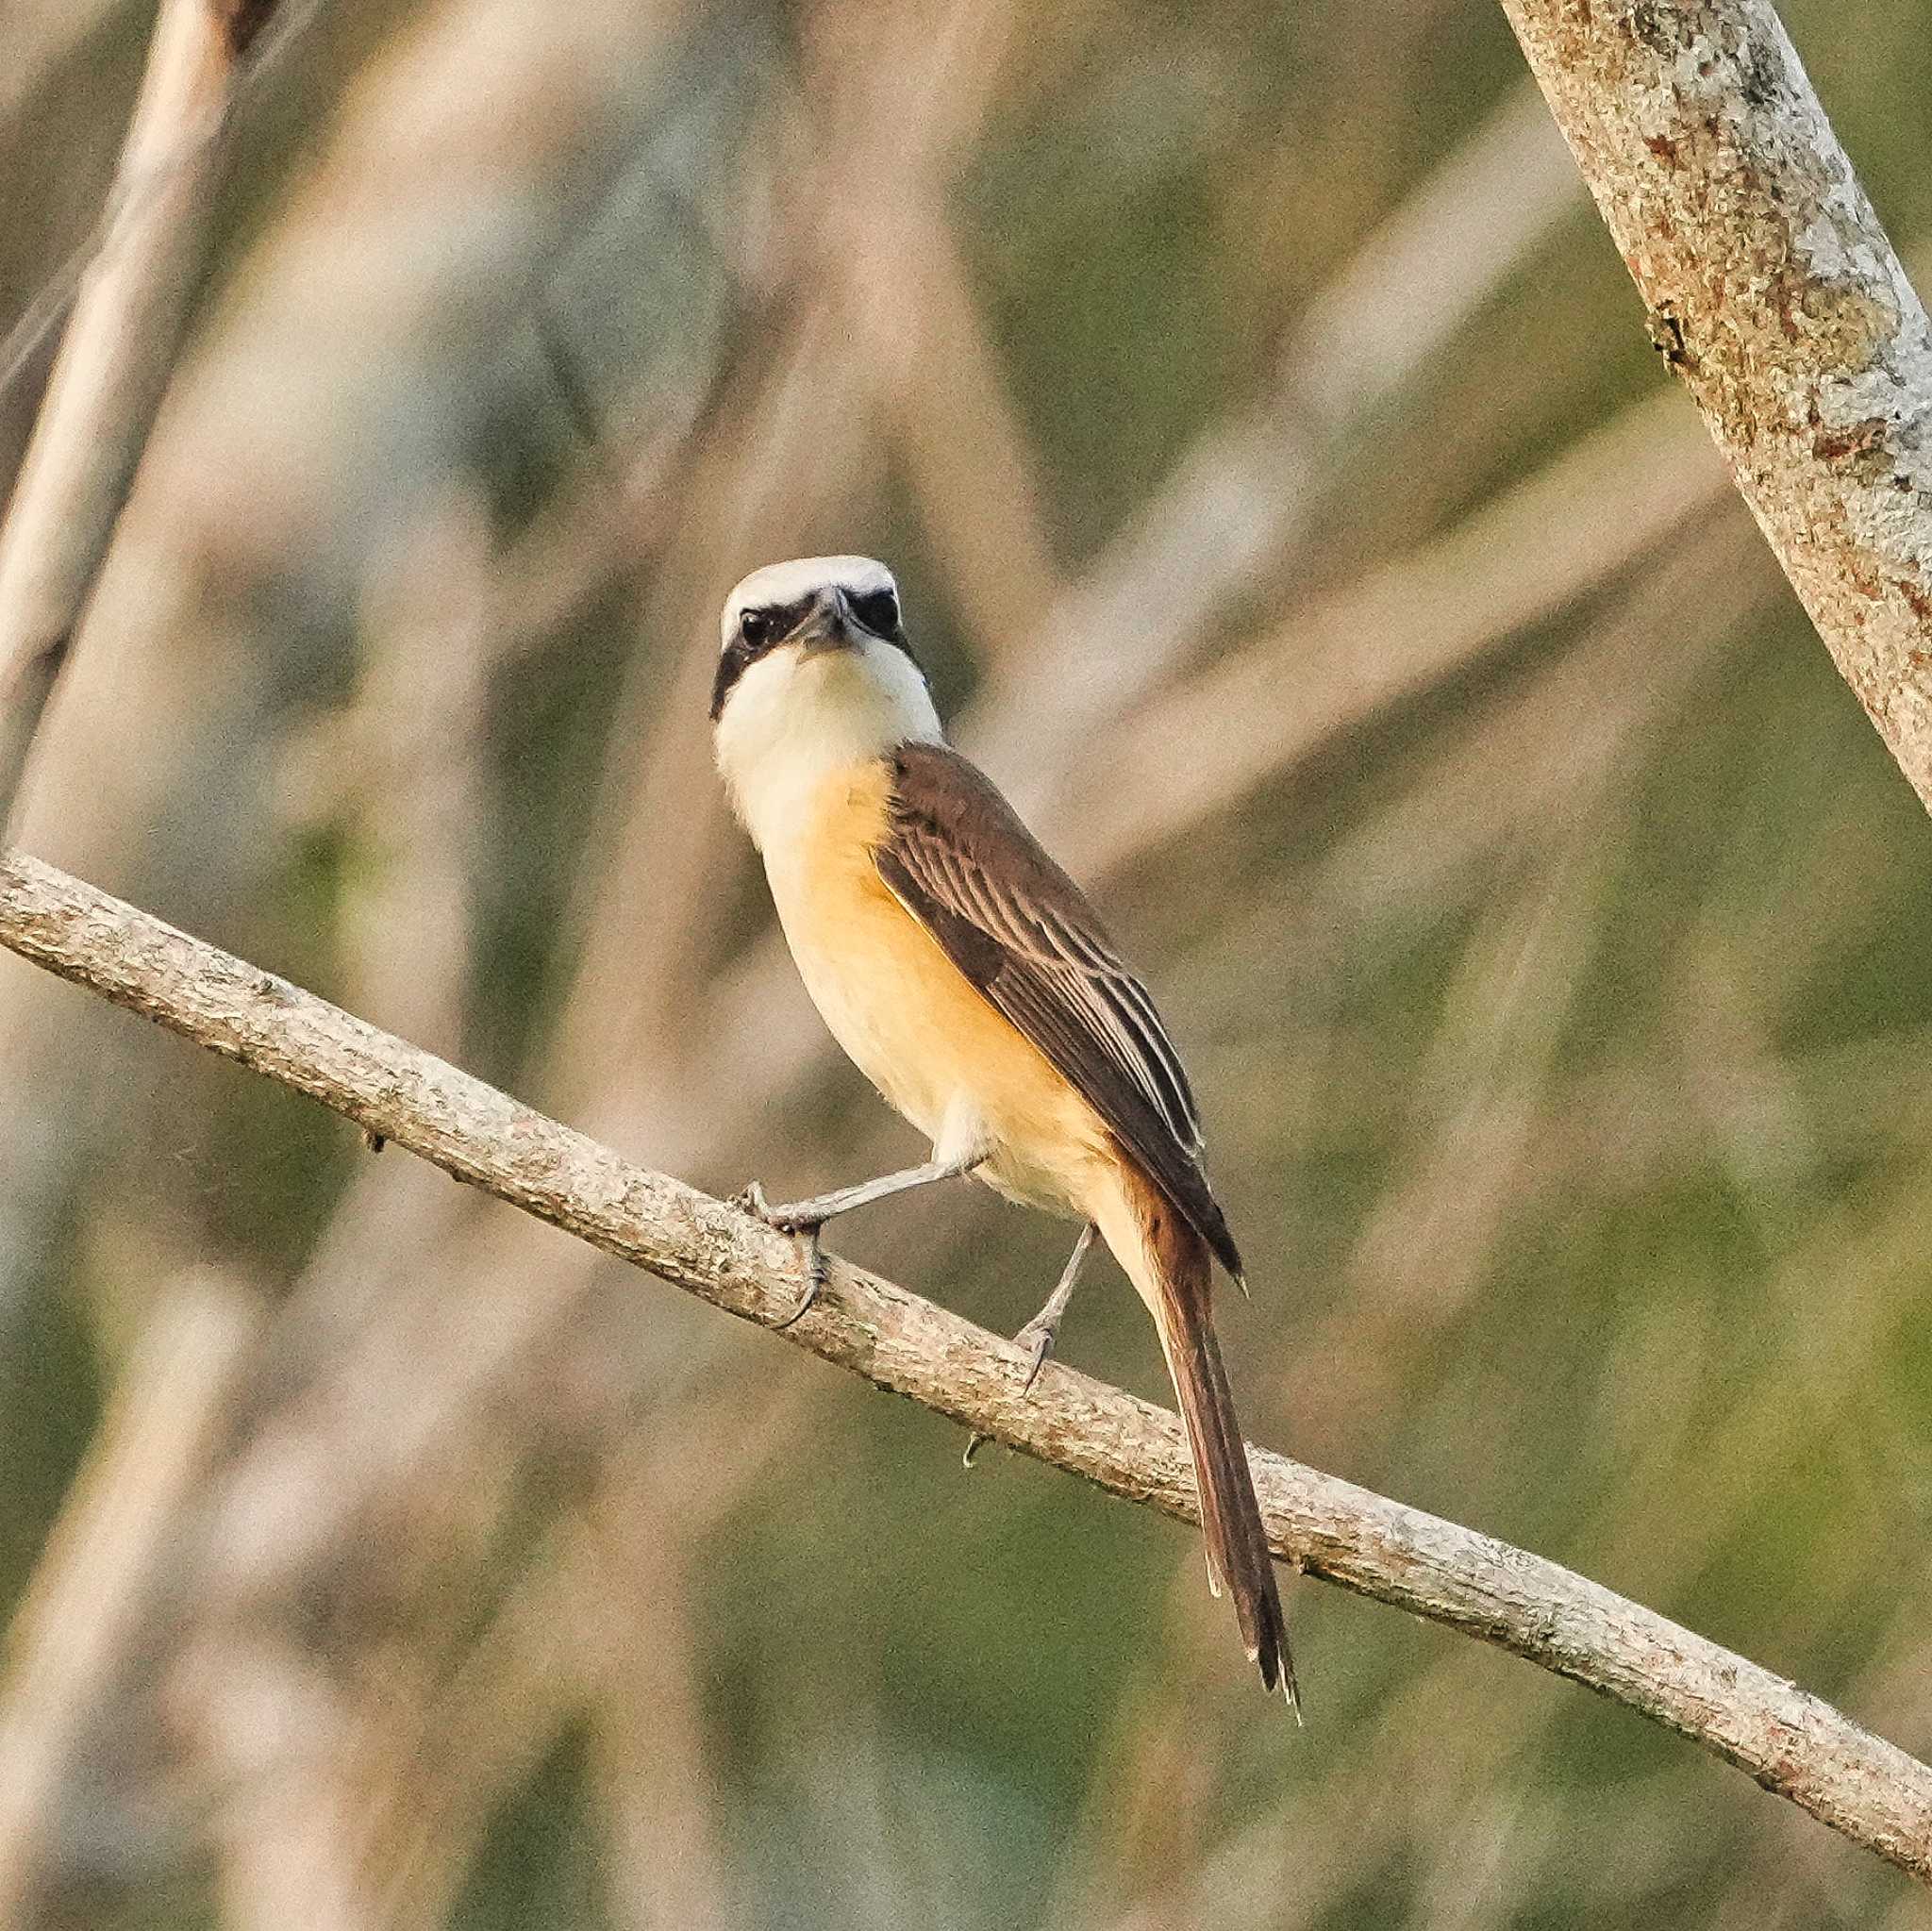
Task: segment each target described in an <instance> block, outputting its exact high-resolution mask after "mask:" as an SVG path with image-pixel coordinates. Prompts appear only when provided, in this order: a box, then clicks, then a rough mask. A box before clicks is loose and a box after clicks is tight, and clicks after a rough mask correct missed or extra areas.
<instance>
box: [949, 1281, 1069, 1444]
mask: <svg viewBox="0 0 1932 1931" xmlns="http://www.w3.org/2000/svg"><path fill="white" fill-rule="evenodd" d="M1058 1330H1059V1323H1058V1322H1057V1321H1042V1320H1041V1318H1040V1317H1039V1316H1038V1315H1035V1316H1034V1318H1033V1319H1032V1320H1031V1321H1029V1322H1028V1323H1026V1325H1025V1326H1024V1327H1023V1328H1022V1329H1021V1330H1020V1332H1019V1333H1018V1334H1016V1335H1015V1336H1014V1337H1013V1345H1014V1346H1015V1347H1018V1348H1024V1347H1025V1346H1027V1345H1028V1343H1031V1345H1032V1349H1033V1360H1032V1363H1031V1365H1030V1366H1029V1367H1028V1368H1027V1370H1026V1379H1025V1380H1024V1381H1023V1382H1022V1383H1021V1384H1020V1392H1021V1393H1022V1394H1023V1395H1027V1394H1031V1393H1032V1392H1033V1384H1034V1383H1035V1382H1036V1381H1038V1380H1039V1379H1040V1371H1041V1369H1042V1368H1044V1367H1045V1366H1046V1364H1047V1361H1048V1359H1049V1358H1050V1357H1051V1356H1052V1354H1053V1344H1054V1337H1055V1336H1056V1334H1057V1333H1058ZM991 1440H992V1437H991V1435H969V1436H968V1437H967V1438H966V1453H965V1454H964V1455H963V1456H961V1457H959V1466H960V1467H961V1468H962V1469H970V1468H971V1467H972V1466H973V1457H974V1456H975V1455H977V1454H978V1453H979V1451H980V1450H981V1449H982V1448H984V1447H985V1446H986V1444H987V1443H988V1442H989V1441H991Z"/></svg>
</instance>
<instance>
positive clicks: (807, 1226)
mask: <svg viewBox="0 0 1932 1931" xmlns="http://www.w3.org/2000/svg"><path fill="white" fill-rule="evenodd" d="M731 1205H732V1206H733V1207H742V1208H743V1209H744V1211H745V1212H746V1213H748V1214H750V1215H751V1216H752V1218H753V1219H754V1220H759V1221H763V1222H764V1224H766V1226H768V1227H770V1228H772V1229H773V1230H774V1232H776V1233H780V1234H816V1233H817V1232H818V1230H819V1229H820V1228H821V1227H822V1226H824V1224H825V1216H824V1214H822V1213H819V1212H816V1211H815V1210H814V1208H815V1203H814V1202H812V1201H808V1200H794V1201H791V1202H790V1203H789V1204H781V1205H780V1206H777V1207H774V1206H773V1205H772V1203H771V1202H770V1201H769V1200H767V1199H766V1198H765V1190H764V1188H763V1187H762V1186H760V1185H759V1184H758V1181H756V1180H750V1181H747V1182H746V1183H745V1185H744V1186H743V1187H741V1189H740V1190H738V1191H737V1192H736V1193H734V1194H733V1195H732V1196H731Z"/></svg>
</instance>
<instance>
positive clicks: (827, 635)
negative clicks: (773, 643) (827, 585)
mask: <svg viewBox="0 0 1932 1931" xmlns="http://www.w3.org/2000/svg"><path fill="white" fill-rule="evenodd" d="M790 641H791V642H793V643H796V644H799V645H801V646H802V647H803V649H804V652H805V655H806V656H807V657H808V658H815V657H820V656H823V655H824V653H825V652H826V651H833V650H850V649H851V648H852V646H853V645H854V644H855V643H857V642H858V637H857V636H856V635H855V634H854V631H853V627H852V619H851V616H850V615H849V613H848V612H847V611H846V608H845V593H844V591H837V590H835V591H831V592H830V593H829V594H828V595H826V596H824V597H822V598H821V599H820V600H819V602H818V603H817V604H816V605H815V606H814V607H813V608H812V613H811V615H810V616H809V617H808V618H807V619H806V620H805V622H804V623H803V624H800V625H799V626H798V628H797V629H796V630H794V631H793V632H792V633H791V640H790Z"/></svg>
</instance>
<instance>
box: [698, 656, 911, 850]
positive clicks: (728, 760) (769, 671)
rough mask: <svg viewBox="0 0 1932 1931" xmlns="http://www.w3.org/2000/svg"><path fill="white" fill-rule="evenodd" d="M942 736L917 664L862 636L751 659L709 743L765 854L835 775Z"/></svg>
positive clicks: (735, 804) (801, 818)
mask: <svg viewBox="0 0 1932 1931" xmlns="http://www.w3.org/2000/svg"><path fill="white" fill-rule="evenodd" d="M942 738H943V733H942V732H941V728H940V719H939V713H938V712H937V711H936V710H935V709H934V708H933V703H932V693H931V692H930V691H928V690H927V689H926V688H925V679H924V677H923V676H921V675H920V674H919V670H918V667H917V666H916V665H915V664H914V663H913V662H912V660H911V658H908V656H907V655H906V653H905V652H904V651H902V650H899V649H897V648H895V647H894V646H893V645H891V644H890V643H884V642H881V641H879V640H878V639H876V638H871V637H868V638H864V639H862V640H861V641H859V642H858V644H857V645H855V646H854V647H853V648H851V649H849V650H832V651H824V652H821V653H819V654H818V655H816V656H810V657H808V656H807V655H806V654H805V653H804V652H803V651H801V650H800V649H798V648H797V647H796V646H788V647H785V648H782V649H779V650H775V651H774V652H772V653H771V655H770V656H769V657H765V658H759V660H758V662H757V663H755V664H753V665H752V666H751V668H750V669H749V670H747V671H746V672H745V674H743V676H741V678H740V679H739V680H738V682H737V684H736V685H735V686H734V687H733V689H732V691H731V695H730V696H729V697H728V698H727V699H726V700H725V704H724V713H723V715H722V716H721V717H720V718H719V720H718V724H717V731H716V747H717V754H718V769H719V771H720V772H721V773H723V774H724V784H725V788H726V790H728V791H729V792H730V793H731V804H732V808H733V809H734V810H736V811H737V813H738V815H739V818H740V819H741V821H742V822H743V824H744V828H745V829H746V830H747V831H748V832H750V834H751V838H752V842H753V843H754V844H755V845H757V846H758V849H759V851H761V852H769V851H770V850H771V849H772V848H773V847H774V845H777V846H782V845H783V843H784V842H785V840H786V838H787V835H788V834H789V833H791V831H793V830H794V829H796V828H797V827H799V826H800V825H801V824H802V823H803V821H804V818H805V814H806V811H807V808H808V806H809V805H810V803H811V801H812V799H813V798H814V796H815V795H816V794H817V793H818V791H819V790H820V789H821V787H822V786H823V785H824V782H825V780H826V779H828V778H829V777H831V776H832V775H833V774H835V773H837V772H840V771H845V770H850V769H851V768H852V767H853V766H854V765H858V764H869V763H872V762H873V761H874V760H875V759H878V758H881V757H887V756H889V755H890V754H891V753H892V752H893V751H896V750H897V749H898V747H899V746H900V745H901V744H908V743H926V744H937V743H939V742H941V740H942Z"/></svg>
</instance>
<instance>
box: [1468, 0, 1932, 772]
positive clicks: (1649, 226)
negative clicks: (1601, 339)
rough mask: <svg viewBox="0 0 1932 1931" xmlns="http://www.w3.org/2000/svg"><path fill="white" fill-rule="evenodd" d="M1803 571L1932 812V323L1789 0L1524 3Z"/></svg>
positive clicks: (1730, 454)
mask: <svg viewBox="0 0 1932 1931" xmlns="http://www.w3.org/2000/svg"><path fill="white" fill-rule="evenodd" d="M1504 10H1505V12H1507V14H1508V16H1509V21H1510V25H1512V26H1514V28H1515V29H1516V36H1517V38H1518V40H1520V41H1521V42H1523V47H1524V53H1525V54H1526V55H1527V56H1528V57H1529V63H1530V65H1531V67H1532V68H1533V69H1534V70H1535V72H1536V76H1537V79H1538V80H1539V81H1540V82H1541V86H1542V90H1543V92H1544V94H1545V96H1546V97H1547V99H1548V101H1549V104H1550V107H1551V109H1552V110H1553V111H1554V113H1555V114H1556V117H1557V125H1559V126H1560V127H1561V128H1562V130H1563V135H1564V138H1565V139H1566V140H1567V141H1569V143H1570V147H1571V151H1572V153H1573V154H1574V156H1575V158H1576V164H1577V166H1578V167H1579V168H1580V169H1581V171H1582V173H1583V177H1584V179H1585V181H1586V182H1588V184H1589V186H1590V191H1591V194H1592V195H1594V196H1595V198H1596V203H1597V208H1598V209H1599V211H1600V212H1601V213H1602V215H1603V218H1604V220H1605V222H1606V223H1607V225H1608V226H1609V230H1610V233H1611V236H1612V237H1613V238H1614V240H1615V241H1616V243H1617V246H1618V249H1619V250H1620V251H1621V253H1622V254H1623V257H1624V262H1625V264H1626V265H1627V266H1628V268H1629V270H1630V273H1631V275H1632V276H1633V277H1634V278H1635V280H1636V283H1637V287H1638V290H1639V291H1640V293H1641V295H1642V297H1643V300H1644V302H1645V304H1646V305H1647V307H1648V308H1649V311H1650V314H1649V325H1650V333H1651V340H1652V341H1653V343H1655V345H1656V347H1657V352H1658V354H1659V355H1660V356H1662V358H1663V359H1664V361H1665V363H1666V364H1667V365H1668V366H1669V367H1670V368H1671V369H1672V370H1673V371H1674V373H1675V374H1676V375H1678V376H1680V377H1681V378H1682V379H1683V382H1684V386H1685V387H1686V388H1687V389H1688V390H1689V391H1691V397H1692V399H1693V400H1694V401H1695V402H1696V404H1697V407H1698V408H1699V409H1701V410H1702V411H1703V414H1704V420H1705V423H1706V424H1707V427H1708V428H1709V430H1710V433H1711V436H1712V437H1713V439H1714V440H1715V441H1716V442H1717V445H1718V447H1719V448H1720V449H1722V450H1723V451H1724V458H1725V460H1726V462H1727V463H1728V464H1729V466H1730V469H1731V472H1732V474H1733V475H1735V477H1736V478H1737V483H1738V487H1739V489H1740V491H1742V492H1743V495H1744V500H1745V501H1746V502H1747V503H1749V504H1750V506H1751V508H1752V511H1753V513H1754V514H1755V515H1756V516H1757V521H1758V523H1759V524H1760V525H1761V526H1762V528H1763V530H1764V534H1765V536H1766V537H1767V538H1768V539H1769V540H1770V542H1771V546H1772V548H1773V550H1774V551H1775V552H1776V554H1777V559H1778V561H1779V562H1780V563H1781V564H1782V565H1783V566H1784V570H1785V574H1786V575H1787V576H1789V577H1790V580H1791V587H1792V588H1793V589H1794V590H1795V591H1797V592H1798V595H1799V596H1800V598H1801V599H1803V601H1804V605H1805V608H1806V609H1807V611H1808V612H1809V613H1810V617H1811V621H1812V622H1813V623H1814V624H1816V625H1817V626H1818V634H1819V635H1820V637H1822V638H1823V639H1824V644H1825V647H1826V648H1827V649H1828V650H1829V651H1830V652H1831V655H1832V658H1833V659H1834V661H1835V662H1836V663H1837V665H1838V667H1839V670H1840V673H1841V674H1843V676H1844V679H1845V681H1846V682H1847V683H1848V684H1850V685H1851V687H1852V689H1853V691H1856V692H1857V697H1858V701H1859V703H1860V704H1862V705H1863V706H1864V707H1865V710H1866V712H1867V714H1868V715H1869V716H1870V717H1871V719H1872V722H1873V724H1874V725H1876V726H1877V729H1878V733H1879V735H1880V736H1881V737H1882V738H1883V739H1884V740H1885V741H1886V743H1887V745H1888V746H1889V747H1890V751H1891V755H1892V756H1893V757H1895V758H1896V759H1897V760H1898V765H1899V769H1900V770H1901V771H1903V772H1904V773H1905V774H1906V777H1907V780H1909V782H1910V783H1911V786H1912V788H1913V790H1914V791H1917V792H1918V794H1919V796H1920V798H1921V799H1922V800H1923V801H1924V804H1925V805H1926V806H1927V807H1928V808H1932V323H1928V322H1927V319H1926V315H1925V310H1924V306H1923V305H1922V304H1921V302H1920V300H1919V298H1918V296H1917V295H1916V294H1915V293H1914V292H1913V290H1912V285H1911V283H1910V281H1909V280H1907V276H1906V272H1905V270H1904V268H1903V267H1901V266H1900V264H1899V260H1898V257H1897V256H1896V255H1895V254H1894V253H1893V252H1892V247H1891V243H1890V241H1888V240H1887V238H1886V234H1885V230H1884V228H1883V227H1881V226H1880V225H1879V222H1878V217H1877V216H1876V215H1875V214H1874V212H1873V210H1872V205H1871V203H1870V202H1869V201H1867V200H1866V198H1865V194H1864V191H1863V190H1862V189H1861V188H1860V187H1859V186H1858V182H1857V175H1855V174H1854V173H1853V172H1852V164H1851V162H1850V161H1849V160H1847V159H1846V158H1845V154H1844V150H1843V149H1842V148H1841V147H1840V145H1839V142H1838V137H1837V136H1836V135H1835V134H1834V133H1833V132H1832V129H1831V124H1830V122H1829V121H1827V120H1826V119H1825V114H1824V108H1823V107H1822V106H1821V105H1820V104H1819V100H1818V96H1817V94H1816V93H1814V92H1812V88H1811V83H1810V81H1809V79H1808V78H1807V76H1806V74H1805V70H1804V68H1803V67H1802V66H1801V65H1800V64H1799V61H1798V57H1797V54H1796V53H1795V51H1794V50H1793V49H1792V46H1791V43H1790V40H1789V38H1788V37H1787V36H1786V34H1785V30H1784V27H1783V25H1782V24H1781V23H1780V22H1779V20H1778V17H1777V14H1776V12H1775V11H1774V9H1773V8H1772V7H1771V5H1770V4H1769V0H1711V4H1708V5H1705V6H1699V7H1685V6H1661V7H1659V6H1655V5H1651V4H1649V0H1599V4H1598V5H1596V6H1595V7H1593V8H1592V7H1579V6H1576V5H1574V4H1572V0H1504Z"/></svg>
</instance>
